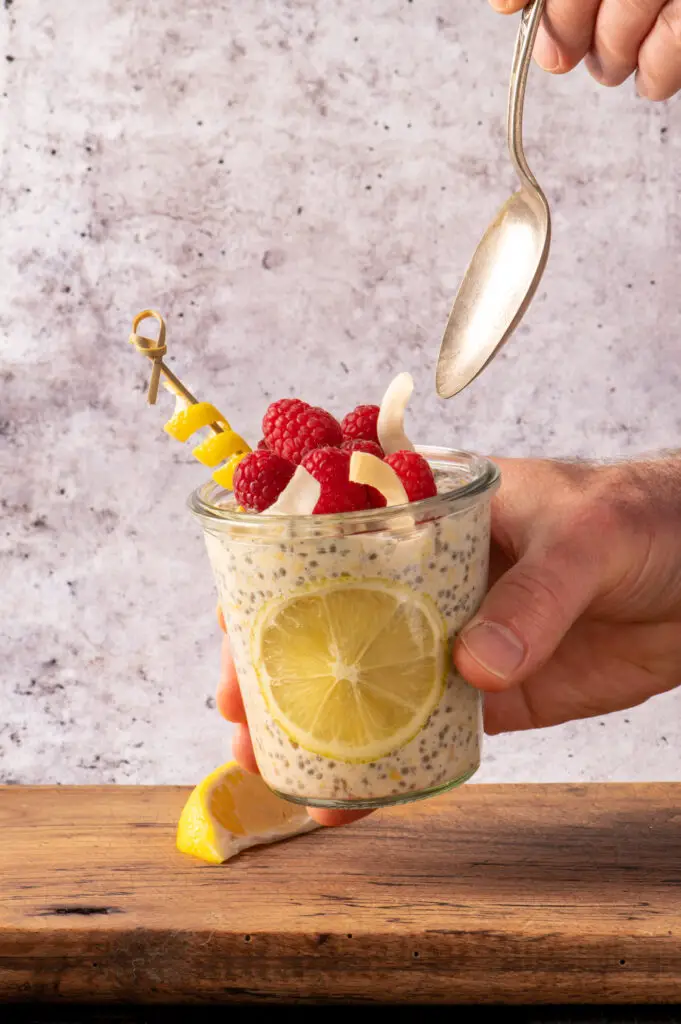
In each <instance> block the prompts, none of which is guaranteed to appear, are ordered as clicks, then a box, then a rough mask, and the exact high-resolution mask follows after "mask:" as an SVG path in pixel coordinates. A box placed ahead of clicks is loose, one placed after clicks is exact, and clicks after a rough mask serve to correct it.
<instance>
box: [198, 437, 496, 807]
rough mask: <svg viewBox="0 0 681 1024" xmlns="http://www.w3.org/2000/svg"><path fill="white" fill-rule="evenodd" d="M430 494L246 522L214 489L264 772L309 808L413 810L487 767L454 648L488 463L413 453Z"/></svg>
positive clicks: (468, 610) (206, 511) (479, 530)
mask: <svg viewBox="0 0 681 1024" xmlns="http://www.w3.org/2000/svg"><path fill="white" fill-rule="evenodd" d="M418 450H419V451H420V453H421V454H422V455H424V456H425V457H426V458H427V459H428V461H429V463H430V465H431V467H432V469H433V471H434V473H435V475H436V479H437V481H438V494H437V495H436V496H435V497H432V498H427V499H426V500H424V501H421V502H417V503H414V504H410V505H408V506H407V505H403V506H398V507H391V508H383V509H372V510H370V511H367V512H352V513H344V514H342V515H324V516H268V515H267V514H266V513H264V514H248V513H243V512H240V511H239V510H238V509H237V508H236V506H235V503H234V500H233V497H232V496H231V495H229V494H228V493H227V492H225V491H222V490H221V489H220V488H219V487H218V486H217V485H215V484H213V483H208V484H206V485H204V486H203V487H201V488H199V489H198V490H197V491H195V492H194V494H193V495H192V496H191V498H190V508H191V510H192V511H193V512H194V514H195V515H196V516H197V517H198V518H199V520H200V521H201V524H202V526H203V530H204V537H205V541H206V546H207V548H208V554H209V557H210V562H211V565H212V569H213V574H214V576H215V580H216V583H217V589H218V594H219V599H220V604H221V607H222V610H223V613H224V616H225V622H226V623H227V629H228V633H229V638H230V643H231V647H232V654H233V657H234V662H235V666H236V670H237V673H238V677H239V681H240V685H241V692H242V696H243V701H244V706H245V709H246V716H247V719H248V725H249V729H250V732H251V737H252V740H253V748H254V751H255V756H256V759H257V762H258V767H259V769H260V772H261V774H262V777H263V779H264V780H265V782H266V783H267V785H268V786H269V787H270V788H271V789H272V790H273V791H274V792H275V793H277V794H278V795H279V796H281V797H284V798H285V799H287V800H291V801H294V802H296V803H302V804H307V805H309V806H315V807H334V808H344V809H346V808H347V809H349V808H368V807H380V806H385V805H389V804H395V803H406V802H408V801H411V800H417V799H421V798H423V797H428V796H432V795H435V794H437V793H442V792H444V791H445V790H447V789H450V788H452V787H454V786H458V785H460V784H461V783H463V782H466V781H467V780H468V779H470V777H471V776H472V775H473V774H474V773H475V771H476V770H477V768H478V767H479V764H480V750H481V741H482V703H481V696H480V694H479V693H478V692H477V691H476V690H474V689H473V688H472V687H470V686H469V685H468V684H467V683H466V682H465V680H464V679H462V677H461V676H460V675H459V674H458V673H457V672H456V670H455V669H454V666H453V664H452V659H451V646H452V642H453V640H454V638H455V636H456V634H457V633H458V632H459V631H460V630H461V628H462V627H463V626H464V625H465V623H466V622H467V621H468V620H469V619H470V618H471V617H472V615H473V614H474V613H475V612H476V610H477V609H478V607H479V605H480V602H481V601H482V598H483V596H484V594H485V590H486V587H487V573H488V563H489V547H490V506H491V498H492V495H493V493H494V491H495V490H496V489H497V487H498V485H499V471H498V469H497V467H496V466H495V465H494V464H493V463H492V462H490V461H489V460H487V459H484V458H481V457H479V456H476V455H471V454H468V453H465V452H457V451H451V450H449V449H444V448H419V449H418Z"/></svg>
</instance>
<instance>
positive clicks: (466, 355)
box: [435, 0, 551, 398]
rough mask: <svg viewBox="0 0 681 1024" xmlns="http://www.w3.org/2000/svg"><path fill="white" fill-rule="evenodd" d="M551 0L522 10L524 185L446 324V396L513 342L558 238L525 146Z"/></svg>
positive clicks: (519, 163) (516, 64) (516, 62)
mask: <svg viewBox="0 0 681 1024" xmlns="http://www.w3.org/2000/svg"><path fill="white" fill-rule="evenodd" d="M544 5H545V0H532V2H531V3H529V4H528V5H527V7H526V8H525V10H524V11H523V13H522V16H521V22H520V30H519V32H518V39H517V42H516V48H515V54H514V57H513V68H512V71H511V88H510V95H509V101H508V148H509V153H510V155H511V160H512V161H513V165H514V167H515V169H516V171H517V173H518V177H519V178H520V186H521V187H520V189H519V191H518V192H515V193H514V194H513V195H512V196H511V198H510V199H509V200H507V202H505V203H504V205H503V206H502V207H501V209H500V210H499V212H498V213H497V215H496V217H495V218H494V220H493V221H492V223H491V224H490V226H489V227H488V229H487V231H486V233H485V236H484V238H483V239H482V241H481V242H480V245H479V246H478V248H477V249H476V252H475V255H474V256H473V259H472V261H471V264H470V266H469V267H468V270H467V271H466V274H465V276H464V279H463V282H462V284H461V287H460V289H459V293H458V295H457V296H456V299H455V300H454V306H453V308H452V312H451V314H450V317H449V321H448V322H447V327H446V328H445V333H444V338H443V339H442V347H441V349H440V357H439V359H438V364H437V372H436V380H435V385H436V388H437V393H438V395H440V397H441V398H451V397H452V396H453V395H456V394H458V393H459V391H462V390H463V389H464V388H465V387H466V386H467V385H468V384H470V382H471V381H472V380H474V379H475V377H477V376H478V374H479V373H480V372H481V371H482V370H483V369H484V368H485V366H486V365H487V364H488V363H489V361H490V360H491V359H492V358H493V357H494V356H495V354H496V353H497V352H498V350H499V349H500V348H501V346H502V345H503V344H504V343H505V342H506V341H507V340H508V338H509V337H510V336H511V334H512V333H513V331H514V330H515V329H516V327H517V326H518V324H519V323H520V321H521V320H522V318H523V316H524V315H525V312H526V311H527V308H528V306H529V305H530V302H531V301H532V298H533V297H534V294H535V292H536V290H537V286H538V284H539V281H540V280H541V277H542V274H543V273H544V268H545V267H546V262H547V260H548V255H549V247H550V244H551V213H550V210H549V204H548V202H547V200H546V196H545V195H544V193H543V192H542V190H541V188H540V187H539V184H538V182H537V179H536V178H535V176H534V175H533V174H532V171H531V170H530V168H529V167H528V164H527V160H526V159H525V153H524V150H523V108H524V103H525V87H526V85H527V75H528V71H529V65H530V60H531V57H532V50H533V48H534V43H535V39H536V37H537V30H538V28H539V23H540V21H541V17H542V14H543V11H544Z"/></svg>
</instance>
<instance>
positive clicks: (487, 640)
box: [461, 622, 525, 679]
mask: <svg viewBox="0 0 681 1024" xmlns="http://www.w3.org/2000/svg"><path fill="white" fill-rule="evenodd" d="M461 643H462V644H463V645H464V647H465V648H466V650H467V651H468V653H469V654H470V656H471V657H472V658H474V659H475V660H476V661H477V663H478V664H479V665H481V666H482V667H483V668H484V669H485V670H486V671H487V672H490V673H491V674H492V675H493V676H497V677H498V678H499V679H507V678H508V677H509V676H511V675H513V673H514V672H515V671H517V669H519V668H520V666H521V665H522V663H523V661H524V660H525V645H524V644H523V642H522V640H520V638H519V637H517V636H516V635H515V633H514V632H513V631H512V630H510V629H507V628H506V626H500V625H499V624H498V623H497V622H476V623H475V625H473V626H470V627H469V628H468V629H465V630H464V631H463V633H462V634H461Z"/></svg>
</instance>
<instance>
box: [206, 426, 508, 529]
mask: <svg viewBox="0 0 681 1024" xmlns="http://www.w3.org/2000/svg"><path fill="white" fill-rule="evenodd" d="M416 450H417V451H418V452H419V453H420V454H421V455H423V456H424V458H426V459H427V460H428V462H429V463H430V465H431V466H432V468H433V469H434V470H440V471H442V472H450V473H452V472H455V471H456V470H457V469H458V470H461V471H465V473H466V475H467V479H466V480H464V481H463V482H462V483H461V484H460V485H457V486H456V487H453V488H451V489H450V490H447V491H442V492H440V493H438V494H436V495H435V496H434V497H432V498H425V499H423V500H422V501H417V502H412V503H411V504H409V505H391V506H389V507H388V508H374V509H368V510H366V511H362V512H342V513H339V514H337V515H334V514H327V515H318V516H314V515H305V516H301V515H287V516H281V515H274V516H268V515H267V513H266V512H239V511H237V510H236V509H234V508H229V507H225V506H224V505H220V504H218V503H217V502H218V501H220V500H224V497H225V496H226V495H228V494H230V493H231V492H229V491H226V490H225V489H224V488H222V487H220V486H219V485H218V484H216V483H214V482H213V481H212V480H209V481H207V482H206V483H204V484H202V485H201V486H200V487H197V488H196V490H195V491H193V492H192V493H191V494H190V496H189V500H188V505H189V508H190V510H191V512H192V513H193V514H194V515H195V516H196V517H197V518H198V519H200V520H201V521H202V523H203V525H204V527H209V526H212V527H213V528H215V527H218V528H219V527H220V525H222V526H223V527H227V528H229V527H237V528H238V529H239V531H240V532H241V531H244V530H245V531H246V532H249V533H257V532H260V531H263V530H265V531H267V530H271V529H272V528H273V527H279V528H281V527H286V525H289V526H291V527H295V532H296V535H297V536H298V537H301V536H303V535H309V536H314V537H319V536H324V535H326V534H328V535H334V534H336V533H337V531H338V528H339V526H341V525H342V527H343V530H344V532H345V531H348V532H355V531H356V532H358V533H361V532H363V531H364V530H371V529H372V527H374V528H375V527H376V526H377V525H378V524H379V523H380V524H381V525H382V526H383V527H385V526H389V524H390V522H391V520H393V519H395V520H400V519H401V517H403V516H404V515H405V513H406V512H408V513H409V514H415V515H416V516H417V517H418V518H419V519H428V518H440V517H441V516H443V515H452V514H453V513H455V512H458V511H460V510H461V509H464V508H467V507H470V506H471V505H475V504H477V502H478V501H479V500H480V499H481V498H482V497H483V496H484V495H486V494H491V493H493V492H494V491H495V490H496V489H497V487H498V486H499V483H500V480H501V474H500V471H499V467H498V466H496V465H495V463H494V462H492V461H491V460H490V459H488V458H485V457H484V456H482V455H477V454H475V453H473V452H465V451H457V450H456V449H452V448H436V447H432V446H427V445H423V446H417V448H416Z"/></svg>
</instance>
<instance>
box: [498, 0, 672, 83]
mask: <svg viewBox="0 0 681 1024" xmlns="http://www.w3.org/2000/svg"><path fill="white" fill-rule="evenodd" d="M490 3H491V4H492V7H494V9H495V10H496V11H499V12H500V13H502V14H515V13H516V11H520V10H521V9H522V8H523V7H525V5H526V3H527V0H490ZM534 57H535V60H536V61H537V63H538V64H539V65H540V67H542V68H544V70H546V71H551V72H553V73H554V74H564V73H565V72H566V71H571V70H572V69H573V68H574V67H576V66H577V65H578V64H579V63H580V61H581V60H583V59H584V58H586V66H587V68H588V69H589V71H590V73H591V75H592V76H593V77H594V78H595V79H596V81H597V82H600V83H601V85H608V86H614V85H621V84H622V82H624V81H626V79H627V78H629V76H630V75H632V74H634V73H636V87H637V89H638V92H639V95H641V96H643V97H645V98H646V99H649V100H666V99H669V97H670V96H673V95H674V94H675V93H676V92H678V91H679V90H680V89H681V0H547V3H546V13H545V14H544V18H543V20H542V25H541V27H540V29H539V35H538V36H537V42H536V46H535V50H534Z"/></svg>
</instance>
